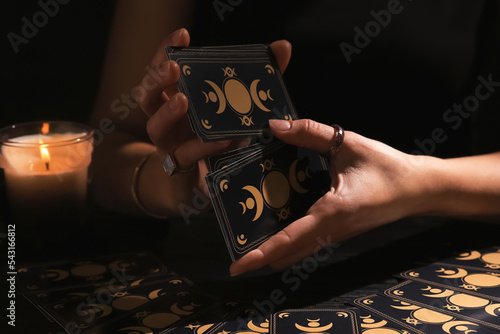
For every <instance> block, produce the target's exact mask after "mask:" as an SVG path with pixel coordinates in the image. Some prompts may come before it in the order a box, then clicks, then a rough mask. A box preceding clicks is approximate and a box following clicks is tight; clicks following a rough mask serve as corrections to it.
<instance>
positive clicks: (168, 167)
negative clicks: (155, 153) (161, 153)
mask: <svg viewBox="0 0 500 334" xmlns="http://www.w3.org/2000/svg"><path fill="white" fill-rule="evenodd" d="M163 169H165V172H166V173H167V174H168V175H172V174H174V170H175V163H174V160H173V159H172V157H171V156H170V154H167V157H166V158H165V160H164V161H163Z"/></svg>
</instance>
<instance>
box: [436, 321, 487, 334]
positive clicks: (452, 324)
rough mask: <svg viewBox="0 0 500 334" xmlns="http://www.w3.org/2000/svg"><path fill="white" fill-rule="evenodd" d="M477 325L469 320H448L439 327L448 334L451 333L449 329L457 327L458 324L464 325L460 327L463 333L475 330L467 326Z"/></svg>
mask: <svg viewBox="0 0 500 334" xmlns="http://www.w3.org/2000/svg"><path fill="white" fill-rule="evenodd" d="M469 325H470V326H476V327H477V326H479V325H477V324H475V323H473V322H470V321H450V322H447V323H445V324H444V325H443V326H442V327H441V328H443V330H444V331H445V332H446V333H448V334H451V329H452V328H454V327H458V326H464V328H461V331H462V332H464V333H466V334H467V333H470V332H475V331H474V330H470V329H469V327H467V326H469Z"/></svg>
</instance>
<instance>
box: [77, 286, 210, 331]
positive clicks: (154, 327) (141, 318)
mask: <svg viewBox="0 0 500 334" xmlns="http://www.w3.org/2000/svg"><path fill="white" fill-rule="evenodd" d="M215 302H216V299H215V298H214V297H212V296H209V295H207V294H205V293H202V292H200V291H198V290H195V289H192V288H188V289H183V290H180V291H175V292H174V293H168V294H166V295H164V296H161V297H159V298H156V299H155V300H153V301H150V302H148V303H146V304H143V305H142V306H140V307H137V308H134V309H133V310H131V311H129V312H127V313H126V314H124V315H120V316H118V317H116V318H113V320H112V321H110V322H106V323H104V324H102V325H99V326H95V327H90V328H87V329H85V330H84V331H83V333H85V334H101V333H158V332H161V331H163V330H165V329H167V328H171V327H172V326H174V325H175V324H179V323H182V320H184V319H187V318H188V317H189V318H191V316H193V315H194V314H195V313H197V312H199V311H201V310H203V309H204V308H206V307H209V306H211V305H213V304H214V303H215Z"/></svg>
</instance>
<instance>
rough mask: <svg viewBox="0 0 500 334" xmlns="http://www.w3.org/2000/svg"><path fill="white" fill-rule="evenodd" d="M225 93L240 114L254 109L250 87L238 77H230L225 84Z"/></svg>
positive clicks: (230, 103)
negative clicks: (249, 91) (237, 78)
mask: <svg viewBox="0 0 500 334" xmlns="http://www.w3.org/2000/svg"><path fill="white" fill-rule="evenodd" d="M224 94H225V95H226V99H227V102H229V105H230V106H231V107H232V108H233V109H234V110H235V111H236V112H237V113H239V114H242V115H245V114H248V113H249V112H250V111H251V110H252V99H251V98H250V94H249V93H248V89H247V88H246V87H245V85H244V84H243V83H241V82H240V81H238V80H236V79H229V80H227V81H226V83H225V84H224Z"/></svg>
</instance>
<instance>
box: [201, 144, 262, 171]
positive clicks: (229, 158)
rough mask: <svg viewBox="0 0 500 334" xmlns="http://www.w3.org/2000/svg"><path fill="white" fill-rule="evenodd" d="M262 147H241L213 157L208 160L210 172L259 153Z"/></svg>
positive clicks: (255, 145) (257, 145)
mask: <svg viewBox="0 0 500 334" xmlns="http://www.w3.org/2000/svg"><path fill="white" fill-rule="evenodd" d="M263 147H264V146H263V145H262V144H259V143H257V144H253V145H250V146H248V147H243V148H240V149H236V150H231V151H228V152H224V153H221V154H218V155H214V156H211V157H209V158H208V164H209V166H210V171H211V172H215V171H217V170H219V169H222V168H224V167H226V166H228V165H229V164H231V163H233V162H235V161H237V160H239V159H242V158H244V157H247V156H249V155H252V154H254V153H257V152H261V151H262V150H263Z"/></svg>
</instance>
